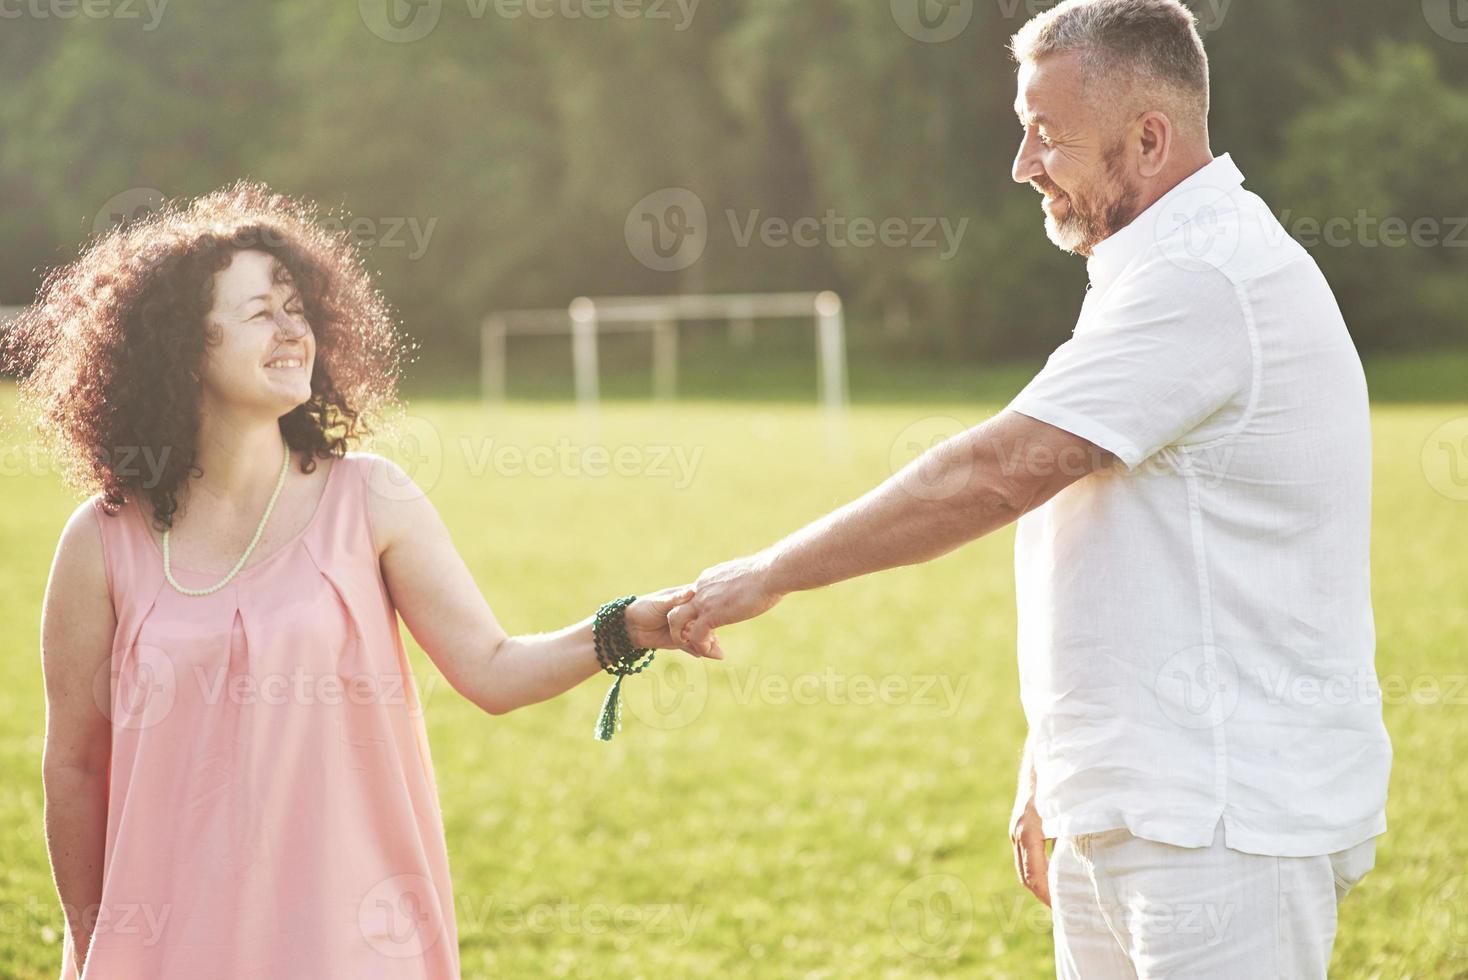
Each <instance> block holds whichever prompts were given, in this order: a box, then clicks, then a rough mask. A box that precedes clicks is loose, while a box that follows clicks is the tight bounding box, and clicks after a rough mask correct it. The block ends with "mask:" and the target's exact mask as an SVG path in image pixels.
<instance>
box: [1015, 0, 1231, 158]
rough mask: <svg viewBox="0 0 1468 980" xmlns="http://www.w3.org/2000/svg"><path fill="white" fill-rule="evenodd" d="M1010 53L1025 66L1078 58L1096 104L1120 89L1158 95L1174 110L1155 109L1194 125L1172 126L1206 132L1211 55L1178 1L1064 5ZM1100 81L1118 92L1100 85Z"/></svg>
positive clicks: (1026, 30) (1043, 17) (1025, 30)
mask: <svg viewBox="0 0 1468 980" xmlns="http://www.w3.org/2000/svg"><path fill="white" fill-rule="evenodd" d="M1009 50H1010V52H1011V53H1012V54H1013V55H1014V58H1015V60H1016V61H1017V62H1019V63H1020V64H1026V63H1033V62H1035V61H1038V60H1039V59H1040V58H1043V57H1045V56H1047V55H1053V54H1063V53H1067V52H1077V53H1079V54H1080V57H1081V67H1082V70H1083V72H1084V73H1085V75H1086V77H1087V81H1088V84H1087V88H1088V89H1091V90H1092V92H1093V93H1094V95H1095V96H1096V97H1097V98H1098V99H1101V100H1106V101H1108V102H1109V101H1111V100H1114V99H1116V98H1117V97H1118V96H1119V95H1122V93H1121V92H1118V91H1117V90H1116V89H1117V87H1118V84H1117V83H1119V85H1120V86H1121V87H1124V88H1127V89H1130V90H1131V91H1132V92H1134V93H1136V94H1137V95H1140V94H1143V93H1146V94H1149V95H1161V96H1162V97H1163V98H1164V99H1165V100H1166V103H1170V104H1164V105H1159V106H1157V108H1162V109H1171V110H1172V113H1182V114H1184V115H1185V116H1190V117H1191V118H1174V119H1173V124H1174V125H1176V126H1179V127H1181V128H1183V129H1185V130H1188V131H1191V130H1193V129H1194V128H1195V126H1197V125H1201V126H1202V128H1203V130H1204V131H1205V132H1206V130H1207V125H1208V100H1209V91H1208V55H1207V54H1206V53H1205V52H1204V50H1203V39H1202V38H1201V37H1199V35H1198V21H1197V18H1196V17H1194V16H1193V12H1192V11H1191V10H1189V9H1188V8H1187V7H1185V6H1184V5H1183V4H1182V3H1181V2H1179V0H1064V2H1063V3H1060V4H1058V5H1056V6H1055V7H1053V8H1051V9H1050V10H1047V11H1045V12H1044V13H1042V14H1040V15H1038V16H1036V17H1034V18H1032V19H1031V20H1030V21H1029V22H1027V23H1026V24H1025V25H1024V26H1023V27H1022V28H1020V29H1019V32H1018V33H1016V34H1015V35H1014V37H1013V38H1011V39H1010V42H1009ZM1103 80H1104V82H1110V83H1113V84H1104V83H1103V84H1096V82H1098V81H1103ZM1169 96H1170V97H1169ZM1127 101H1134V98H1130V99H1128V100H1127ZM1172 113H1169V114H1172Z"/></svg>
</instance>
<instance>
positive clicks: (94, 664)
mask: <svg viewBox="0 0 1468 980" xmlns="http://www.w3.org/2000/svg"><path fill="white" fill-rule="evenodd" d="M99 519H100V518H99V517H98V516H97V512H96V511H95V510H94V509H93V507H92V504H91V502H90V501H88V502H87V503H84V504H82V506H80V507H78V508H77V509H76V511H75V512H74V513H73V514H72V515H71V519H70V520H69V521H68V522H67V524H66V528H65V530H63V531H62V533H61V541H60V543H59V544H58V545H57V548H56V557H55V559H54V560H53V561H52V564H51V576H50V579H49V581H48V582H47V583H46V598H45V601H44V605H43V607H42V611H41V664H42V672H43V675H44V680H45V687H46V742H45V748H44V750H43V757H42V762H41V775H42V782H43V785H44V791H45V796H46V846H47V848H48V849H49V851H50V854H51V869H52V874H53V875H54V876H55V879H56V891H57V893H58V894H59V895H60V897H61V906H62V909H63V911H64V912H65V914H66V928H67V931H68V933H69V934H70V937H71V943H72V947H73V949H74V950H75V952H76V960H77V962H76V966H77V973H78V975H80V973H81V970H82V967H83V965H84V964H85V963H86V959H87V952H88V950H89V949H90V947H91V942H92V932H91V930H92V926H93V925H94V924H95V922H96V921H97V913H98V908H99V905H100V903H101V901H102V856H103V852H104V850H105V848H106V844H107V771H108V764H109V760H110V756H111V752H112V727H111V723H110V721H109V720H108V716H107V714H106V713H105V712H104V711H103V705H102V704H99V703H98V702H97V700H96V694H95V692H97V691H102V692H110V690H111V687H110V684H108V685H106V686H99V685H101V684H102V683H103V682H105V681H108V680H110V678H109V676H108V671H109V670H110V665H111V658H112V639H113V635H114V633H115V632H116V630H117V621H116V618H115V617H114V615H113V612H112V599H111V597H110V596H109V594H108V591H107V570H106V567H105V566H104V564H103V557H102V532H101V528H100V527H98V524H97V522H98V520H99Z"/></svg>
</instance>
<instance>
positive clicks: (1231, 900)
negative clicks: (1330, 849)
mask: <svg viewBox="0 0 1468 980" xmlns="http://www.w3.org/2000/svg"><path fill="white" fill-rule="evenodd" d="M1375 863H1376V841H1375V839H1372V840H1368V841H1366V842H1364V843H1362V844H1358V845H1357V846H1355V847H1352V848H1350V849H1349V850H1345V851H1341V852H1339V853H1336V854H1322V855H1319V856H1317V857H1294V858H1281V857H1265V856H1262V855H1258V854H1244V853H1242V852H1240V851H1231V850H1229V849H1228V848H1226V847H1224V846H1223V825H1222V824H1221V823H1220V824H1219V828H1218V832H1217V834H1216V835H1215V837H1214V839H1213V844H1212V845H1211V846H1209V847H1198V848H1189V847H1173V846H1172V845H1171V844H1159V843H1157V842H1156V841H1149V840H1142V839H1141V838H1139V837H1133V836H1132V835H1131V833H1129V832H1128V831H1125V830H1109V831H1105V832H1103V833H1099V834H1082V835H1081V836H1079V837H1074V838H1062V839H1060V840H1058V841H1056V842H1055V849H1054V853H1053V854H1052V855H1051V857H1050V870H1049V877H1050V901H1051V911H1052V913H1053V919H1054V924H1055V973H1056V976H1057V977H1058V978H1059V980H1113V978H1114V980H1123V978H1125V980H1264V978H1268V980H1276V978H1278V980H1324V977H1325V975H1326V969H1327V968H1328V967H1329V965H1330V950H1331V945H1332V944H1333V943H1334V942H1335V930H1336V903H1337V902H1339V901H1340V900H1341V899H1342V898H1344V897H1345V894H1346V892H1347V891H1349V890H1350V888H1351V886H1353V885H1354V884H1356V882H1358V881H1360V880H1361V878H1362V877H1363V876H1364V875H1365V874H1366V872H1367V871H1369V870H1371V868H1372V867H1373V866H1374V865H1375Z"/></svg>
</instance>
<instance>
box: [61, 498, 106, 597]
mask: <svg viewBox="0 0 1468 980" xmlns="http://www.w3.org/2000/svg"><path fill="white" fill-rule="evenodd" d="M102 500H103V498H102V494H101V493H95V494H93V495H92V496H90V497H88V498H87V499H86V500H83V501H82V502H81V503H80V504H78V505H77V506H76V507H75V508H74V509H73V510H72V512H71V516H70V517H68V518H67V519H66V525H65V526H64V527H63V528H62V529H61V538H60V540H59V541H58V542H57V543H56V558H55V561H54V562H53V564H52V572H51V577H52V583H53V584H59V585H64V586H66V589H65V590H63V591H67V590H74V591H75V592H80V593H83V594H86V595H88V596H91V595H100V596H102V597H105V596H106V595H107V594H108V592H109V591H110V590H109V588H108V585H109V582H108V580H109V578H110V575H109V569H108V568H107V548H106V545H105V544H104V540H103V539H104V531H103V526H102V522H103V521H105V520H112V519H113V518H112V517H111V516H109V515H108V514H107V512H106V511H105V509H104V508H103V506H102Z"/></svg>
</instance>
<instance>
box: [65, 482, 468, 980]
mask: <svg viewBox="0 0 1468 980" xmlns="http://www.w3.org/2000/svg"><path fill="white" fill-rule="evenodd" d="M371 460H372V457H371V456H370V455H367V454H359V453H349V454H347V456H346V457H345V458H342V459H336V460H331V461H325V460H323V461H320V462H319V463H318V465H321V466H327V465H329V466H330V467H331V469H330V471H329V473H328V474H327V478H326V487H325V490H324V495H323V496H322V497H321V499H320V503H319V504H318V506H317V509H316V511H315V513H314V515H313V516H312V518H311V521H310V523H309V524H308V525H307V527H306V529H305V530H304V531H302V532H301V533H300V534H299V535H298V536H297V537H296V538H294V539H293V540H292V541H290V543H288V544H286V545H285V546H284V547H282V548H281V549H280V550H278V551H276V552H274V553H272V554H270V555H267V556H266V557H265V558H264V559H263V560H262V561H260V562H259V563H258V564H255V565H252V566H249V567H247V568H245V569H244V570H243V571H242V572H240V574H239V575H237V576H236V577H235V578H234V579H233V580H232V581H231V582H230V583H229V585H227V586H225V587H224V588H223V589H221V590H220V591H219V592H216V593H214V594H212V595H209V596H202V597H192V596H184V595H181V594H179V593H178V592H177V591H175V590H174V589H173V587H172V586H170V585H169V584H168V583H167V581H166V580H165V579H164V577H163V556H162V554H161V553H160V552H159V550H158V546H157V544H156V543H155V542H154V541H153V539H152V538H151V537H150V536H149V534H148V532H147V529H146V527H145V524H144V517H143V512H142V510H141V509H140V508H139V506H138V501H137V500H132V501H129V502H128V504H127V505H126V506H124V507H123V508H122V509H121V511H119V513H118V514H117V515H116V516H113V517H109V516H107V515H106V514H104V513H101V512H100V503H98V502H97V498H94V505H95V506H97V507H98V510H99V518H100V520H101V524H102V538H103V549H104V552H105V554H106V564H107V577H108V585H109V588H110V590H111V594H112V602H113V606H114V608H115V610H116V613H117V633H116V637H115V639H114V640H113V647H112V665H111V682H110V685H109V684H108V683H107V682H106V681H103V680H99V684H98V685H97V687H96V690H97V699H98V702H99V704H102V703H106V702H108V701H109V700H110V708H111V717H112V758H111V765H110V771H109V790H108V812H107V843H106V853H105V859H104V869H103V885H102V908H101V910H100V913H99V915H98V918H97V925H96V928H95V930H94V932H93V938H92V944H91V951H90V953H89V955H88V957H87V963H86V969H85V971H84V973H83V975H82V976H81V977H80V978H78V976H77V972H76V964H75V955H74V950H73V949H72V946H71V943H70V937H69V936H68V937H67V940H66V945H65V948H64V951H63V957H64V959H63V964H62V974H61V976H62V980H246V978H250V980H291V978H302V980H308V978H309V980H337V978H339V980H374V978H382V980H389V978H391V980H409V978H412V980H451V978H457V977H458V976H459V945H458V934H457V929H456V925H455V920H454V902H453V890H452V885H451V881H450V878H449V864H448V852H447V849H446V847H445V844H444V832H443V817H442V814H441V813H440V811H439V804H438V792H437V787H436V785H435V781H434V775H433V763H432V760H431V759H430V757H429V752H428V738H427V733H426V730H425V727H424V723H423V714H422V710H421V707H420V702H419V699H418V691H417V686H416V684H415V683H414V680H413V674H412V671H411V669H410V667H409V664H408V659H407V653H406V651H405V650H404V647H403V642H402V638H401V636H400V635H399V633H398V620H397V611H396V609H395V608H394V607H393V604H392V600H391V598H390V597H389V595H388V592H387V587H386V585H385V584H384V582H383V579H382V574H381V571H380V569H379V565H378V561H377V550H376V548H375V547H374V545H373V541H372V532H371V528H370V525H369V523H368V514H367V503H368V498H367V495H368V494H369V493H371V492H372V491H371V489H370V487H369V485H368V482H367V480H368V471H369V466H370V464H371ZM173 573H174V578H176V579H177V580H178V582H179V584H180V585H183V586H185V587H187V588H204V587H207V586H210V585H213V584H214V583H215V582H216V581H218V580H219V578H220V577H221V576H219V575H217V574H214V573H209V574H200V573H198V572H196V571H191V570H189V569H187V568H180V567H179V566H178V565H177V564H175V565H174V567H173Z"/></svg>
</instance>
